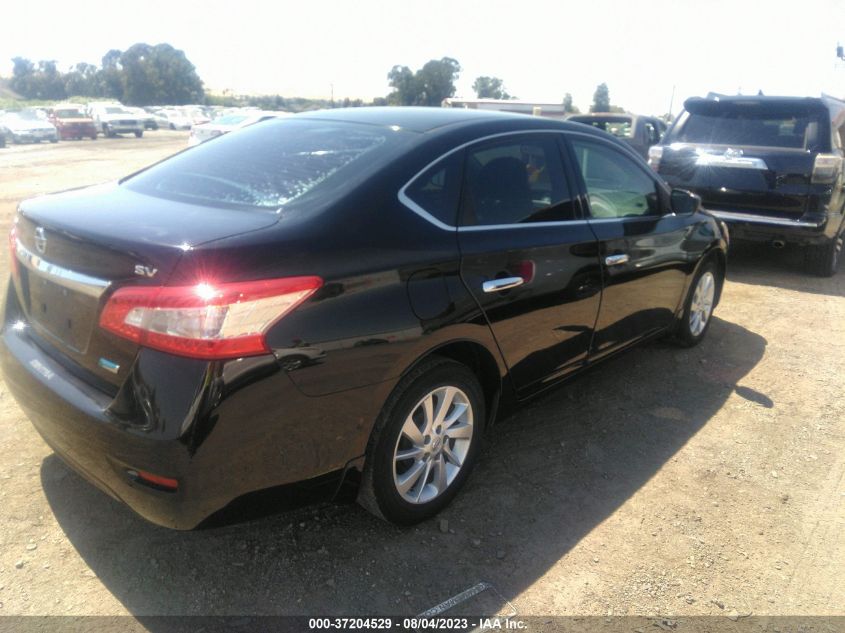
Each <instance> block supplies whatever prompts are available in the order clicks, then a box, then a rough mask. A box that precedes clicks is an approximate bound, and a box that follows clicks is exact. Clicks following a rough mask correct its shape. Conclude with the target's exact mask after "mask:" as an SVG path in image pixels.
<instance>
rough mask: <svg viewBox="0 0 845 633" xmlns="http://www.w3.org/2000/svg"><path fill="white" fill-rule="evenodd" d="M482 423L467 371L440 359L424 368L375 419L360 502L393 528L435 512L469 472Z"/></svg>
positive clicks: (478, 392)
mask: <svg viewBox="0 0 845 633" xmlns="http://www.w3.org/2000/svg"><path fill="white" fill-rule="evenodd" d="M484 416H485V411H484V393H483V391H482V388H481V385H480V384H479V382H478V379H477V378H476V376H475V374H473V372H472V371H470V369H469V368H468V367H466V366H465V365H462V364H460V363H457V362H455V361H452V360H449V359H445V358H440V357H431V358H430V359H428V360H426V361H423V362H422V363H421V364H420V365H419V366H418V367H416V368H415V369H413V370H412V371H411V372H409V373H408V375H406V376H405V377H404V378H403V379H402V380H401V381H400V382H399V384H398V385H397V387H396V389H394V391H393V394H392V395H391V396H390V398H389V399H388V401H387V403H385V406H384V408H383V409H382V412H381V414H380V415H379V419H378V420H377V422H376V426H375V429H374V430H373V434H372V436H371V438H370V443H369V445H368V449H367V458H366V463H365V466H364V476H363V480H362V483H361V489H360V490H359V493H358V502H359V503H360V504H361V505H362V506H363V507H364V508H366V509H367V510H369V511H370V512H372V513H373V514H375V515H376V516H378V517H380V518H382V519H385V520H387V521H391V522H393V523H396V524H399V525H413V524H414V523H419V522H420V521H424V520H425V519H428V518H430V517H432V516H434V515H435V514H437V513H438V512H440V510H442V509H443V508H444V507H446V506H447V505H448V504H449V503H450V502H451V501H452V499H453V498H454V497H455V495H457V493H458V491H459V490H460V489H461V488H462V487H463V485H464V483H465V482H466V480H467V478H468V477H469V474H470V472H471V471H472V468H473V466H474V465H475V462H476V460H477V458H478V452H479V449H480V446H481V437H482V433H483V431H484V420H485V417H484Z"/></svg>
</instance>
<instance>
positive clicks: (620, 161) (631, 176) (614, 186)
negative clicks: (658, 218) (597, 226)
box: [572, 138, 660, 219]
mask: <svg viewBox="0 0 845 633" xmlns="http://www.w3.org/2000/svg"><path fill="white" fill-rule="evenodd" d="M572 148H573V150H574V151H575V157H576V159H577V161H578V167H579V168H580V170H581V175H582V176H583V178H584V184H585V185H586V188H587V196H588V198H589V202H590V215H591V216H592V217H593V218H596V219H612V218H628V217H643V216H653V215H659V214H660V202H659V198H658V194H657V185H656V183H655V181H654V180H653V179H652V178H651V177H650V176H649V175H648V174H647V173H645V170H643V169H642V168H640V166H639V165H637V163H636V162H635V161H634V160H632V159H631V158H628V157H627V156H625V155H624V154H623V153H622V152H619V151H617V150H615V149H613V148H612V147H609V146H608V145H605V144H604V143H600V142H595V141H590V140H585V139H580V138H579V139H573V140H572Z"/></svg>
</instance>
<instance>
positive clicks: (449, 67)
mask: <svg viewBox="0 0 845 633" xmlns="http://www.w3.org/2000/svg"><path fill="white" fill-rule="evenodd" d="M460 72H461V66H460V64H459V63H458V62H457V61H456V60H454V59H452V58H451V57H443V58H442V59H432V60H430V61H428V62H426V64H425V65H424V66H423V67H422V68H420V69H419V70H418V71H416V72H413V71H412V70H411V69H410V68H408V67H407V66H394V67H393V68H391V70H390V72H389V73H388V74H387V79H388V81H389V83H390V87H391V88H393V92H391V93H390V94H389V95H387V101H388V103H390V104H392V105H405V106H409V105H424V106H439V105H440V104H441V102H442V101H443V99H445V98H447V97H451V96H452V95H454V94H455V80H456V79H457V77H458V73H460Z"/></svg>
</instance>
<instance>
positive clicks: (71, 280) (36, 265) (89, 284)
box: [15, 240, 111, 299]
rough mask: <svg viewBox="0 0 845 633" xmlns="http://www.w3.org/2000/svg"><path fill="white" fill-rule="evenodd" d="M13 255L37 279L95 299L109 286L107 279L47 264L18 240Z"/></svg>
mask: <svg viewBox="0 0 845 633" xmlns="http://www.w3.org/2000/svg"><path fill="white" fill-rule="evenodd" d="M15 254H16V255H17V258H18V260H20V262H21V263H22V264H23V265H24V266H26V267H27V269H29V270H31V271H32V272H33V273H35V274H36V275H38V276H39V277H43V278H45V279H47V280H49V281H51V282H53V283H54V284H57V285H59V286H62V287H64V288H67V289H69V290H73V291H75V292H79V293H82V294H84V295H87V296H89V297H93V298H95V299H99V298H100V297H101V296H102V294H103V293H104V292H105V291H106V289H107V288H108V287H109V286H110V285H111V282H110V281H108V280H107V279H99V278H97V277H91V276H90V275H83V274H82V273H78V272H75V271H73V270H69V269H67V268H64V267H62V266H59V265H58V264H53V263H51V262H48V261H46V260H45V259H42V258H41V257H40V256H39V255H36V254H35V253H33V252H32V251H31V250H29V249H28V248H27V247H26V246H24V245H23V244H21V241H20V240H15Z"/></svg>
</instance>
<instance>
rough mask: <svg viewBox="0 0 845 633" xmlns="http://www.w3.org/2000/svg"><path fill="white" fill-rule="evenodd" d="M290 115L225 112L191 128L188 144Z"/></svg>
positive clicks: (197, 143)
mask: <svg viewBox="0 0 845 633" xmlns="http://www.w3.org/2000/svg"><path fill="white" fill-rule="evenodd" d="M282 116H290V113H288V112H245V113H238V114H225V115H223V116H222V117H220V118H217V119H214V121H211V122H209V123H203V124H202V125H195V126H193V127H192V128H191V135H190V136H189V137H188V145H191V146H193V145H199V144H200V143H204V142H205V141H210V140H211V139H213V138H216V137H218V136H222V135H224V134H228V133H229V132H232V131H234V130H238V129H240V128H242V127H247V126H248V125H253V124H255V123H260V122H261V121H266V120H267V119H273V118H276V117H282Z"/></svg>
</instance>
